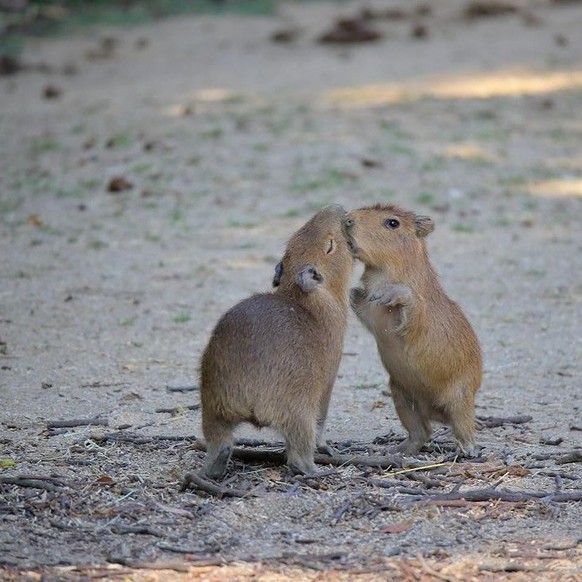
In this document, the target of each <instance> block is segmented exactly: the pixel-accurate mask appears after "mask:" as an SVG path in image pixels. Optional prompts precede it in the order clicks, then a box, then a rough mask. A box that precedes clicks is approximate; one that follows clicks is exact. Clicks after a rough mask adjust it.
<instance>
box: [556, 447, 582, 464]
mask: <svg viewBox="0 0 582 582" xmlns="http://www.w3.org/2000/svg"><path fill="white" fill-rule="evenodd" d="M566 463H582V450H576V451H572V452H571V453H568V454H567V455H563V456H562V457H558V458H557V459H556V465H565V464H566Z"/></svg>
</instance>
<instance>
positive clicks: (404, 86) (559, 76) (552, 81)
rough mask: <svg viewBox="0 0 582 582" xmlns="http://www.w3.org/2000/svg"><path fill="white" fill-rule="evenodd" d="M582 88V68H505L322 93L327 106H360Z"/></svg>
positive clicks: (538, 93) (531, 93)
mask: <svg viewBox="0 0 582 582" xmlns="http://www.w3.org/2000/svg"><path fill="white" fill-rule="evenodd" d="M580 87H582V71H561V72H548V73H529V72H526V71H505V72H497V73H484V74H481V75H461V76H456V77H448V78H444V79H443V78H442V77H439V78H434V79H429V80H425V81H411V82H403V83H383V84H371V85H361V86H359V87H346V88H343V89H334V90H332V91H328V92H326V93H324V94H323V95H322V96H321V101H322V104H323V105H333V106H337V107H342V108H346V109H351V108H354V109H357V108H364V107H374V106H380V105H389V104H397V103H405V102H408V101H417V100H419V99H423V98H427V97H432V98H436V99H490V98H492V97H518V96H522V95H543V94H547V93H553V92H555V91H564V90H568V89H575V88H580Z"/></svg>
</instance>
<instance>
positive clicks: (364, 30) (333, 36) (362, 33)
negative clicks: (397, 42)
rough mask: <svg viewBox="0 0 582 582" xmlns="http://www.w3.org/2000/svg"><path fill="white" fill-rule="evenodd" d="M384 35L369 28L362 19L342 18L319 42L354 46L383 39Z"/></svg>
mask: <svg viewBox="0 0 582 582" xmlns="http://www.w3.org/2000/svg"><path fill="white" fill-rule="evenodd" d="M382 36H383V35H382V33H381V32H379V31H377V30H374V29H373V28H371V27H370V26H369V24H368V23H367V22H366V20H364V19H361V18H341V19H339V20H337V21H336V23H335V26H334V28H332V29H331V30H329V31H328V32H326V33H324V34H322V35H321V36H320V37H319V38H318V39H317V40H318V42H321V43H330V44H352V43H360V42H372V41H375V40H379V39H381V38H382Z"/></svg>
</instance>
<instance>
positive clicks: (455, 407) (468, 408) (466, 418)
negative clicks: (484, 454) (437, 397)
mask: <svg viewBox="0 0 582 582" xmlns="http://www.w3.org/2000/svg"><path fill="white" fill-rule="evenodd" d="M459 392H460V394H459V396H458V397H456V398H455V399H454V400H453V402H449V403H448V404H447V407H446V408H447V412H448V415H449V419H450V423H451V426H452V427H453V432H454V433H455V437H456V439H457V441H458V442H459V447H460V449H461V451H462V452H463V453H464V454H465V455H466V456H468V457H477V456H479V447H478V446H477V445H476V444H475V403H474V396H473V395H472V394H467V393H466V391H465V390H459Z"/></svg>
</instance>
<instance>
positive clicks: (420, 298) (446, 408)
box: [344, 204, 483, 456]
mask: <svg viewBox="0 0 582 582" xmlns="http://www.w3.org/2000/svg"><path fill="white" fill-rule="evenodd" d="M344 225H345V231H346V236H347V237H348V244H349V245H350V247H351V248H352V252H353V253H354V256H355V257H356V258H358V259H359V260H360V261H362V262H363V263H364V265H365V269H364V273H363V275H362V278H361V287H358V288H355V289H352V290H351V291H350V301H351V304H352V308H353V310H354V311H355V313H356V315H357V316H358V318H359V319H360V321H361V322H362V323H363V324H364V326H365V327H366V328H367V329H368V330H369V331H370V332H371V333H372V334H373V335H374V337H375V338H376V343H377V345H378V351H379V353H380V357H381V359H382V363H383V364H384V367H385V368H386V371H387V372H388V374H389V375H390V390H391V393H392V398H393V400H394V405H395V407H396V411H397V413H398V416H399V418H400V420H401V422H402V424H403V425H404V428H405V429H406V430H407V431H408V438H407V439H406V440H404V442H403V443H401V444H400V445H399V446H398V447H397V448H396V450H397V451H401V452H403V453H406V454H416V453H418V452H419V451H420V449H421V448H422V446H423V445H424V443H425V442H426V441H427V440H428V439H429V437H430V435H431V432H432V427H431V420H436V421H439V422H442V423H445V424H448V425H450V426H452V428H453V431H454V434H455V436H456V438H457V440H458V442H459V445H460V447H461V450H462V451H463V452H464V453H465V454H467V455H471V456H474V455H476V454H477V452H478V449H477V448H476V446H475V393H476V392H477V390H478V389H479V386H480V384H481V376H482V369H483V363H482V357H481V348H480V346H479V341H478V339H477V336H476V335H475V332H474V331H473V328H472V327H471V324H470V323H469V322H468V320H467V318H466V317H465V315H464V314H463V311H462V310H461V308H460V307H459V306H458V305H457V303H455V302H454V301H452V300H451V299H450V298H449V297H448V296H447V294H446V292H445V291H444V289H443V287H442V286H441V283H440V281H439V278H438V276H437V274H436V272H435V270H434V269H433V267H432V265H431V263H430V260H429V256H428V251H427V248H426V240H425V238H426V236H427V235H428V234H430V233H431V232H432V231H433V230H434V223H433V221H432V219H431V218H429V217H428V216H419V215H416V214H415V213H414V212H410V211H407V210H403V209H401V208H398V207H396V206H393V205H381V204H378V205H376V206H371V207H368V208H360V209H358V210H354V211H352V212H349V213H348V214H347V215H346V217H345V219H344Z"/></svg>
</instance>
